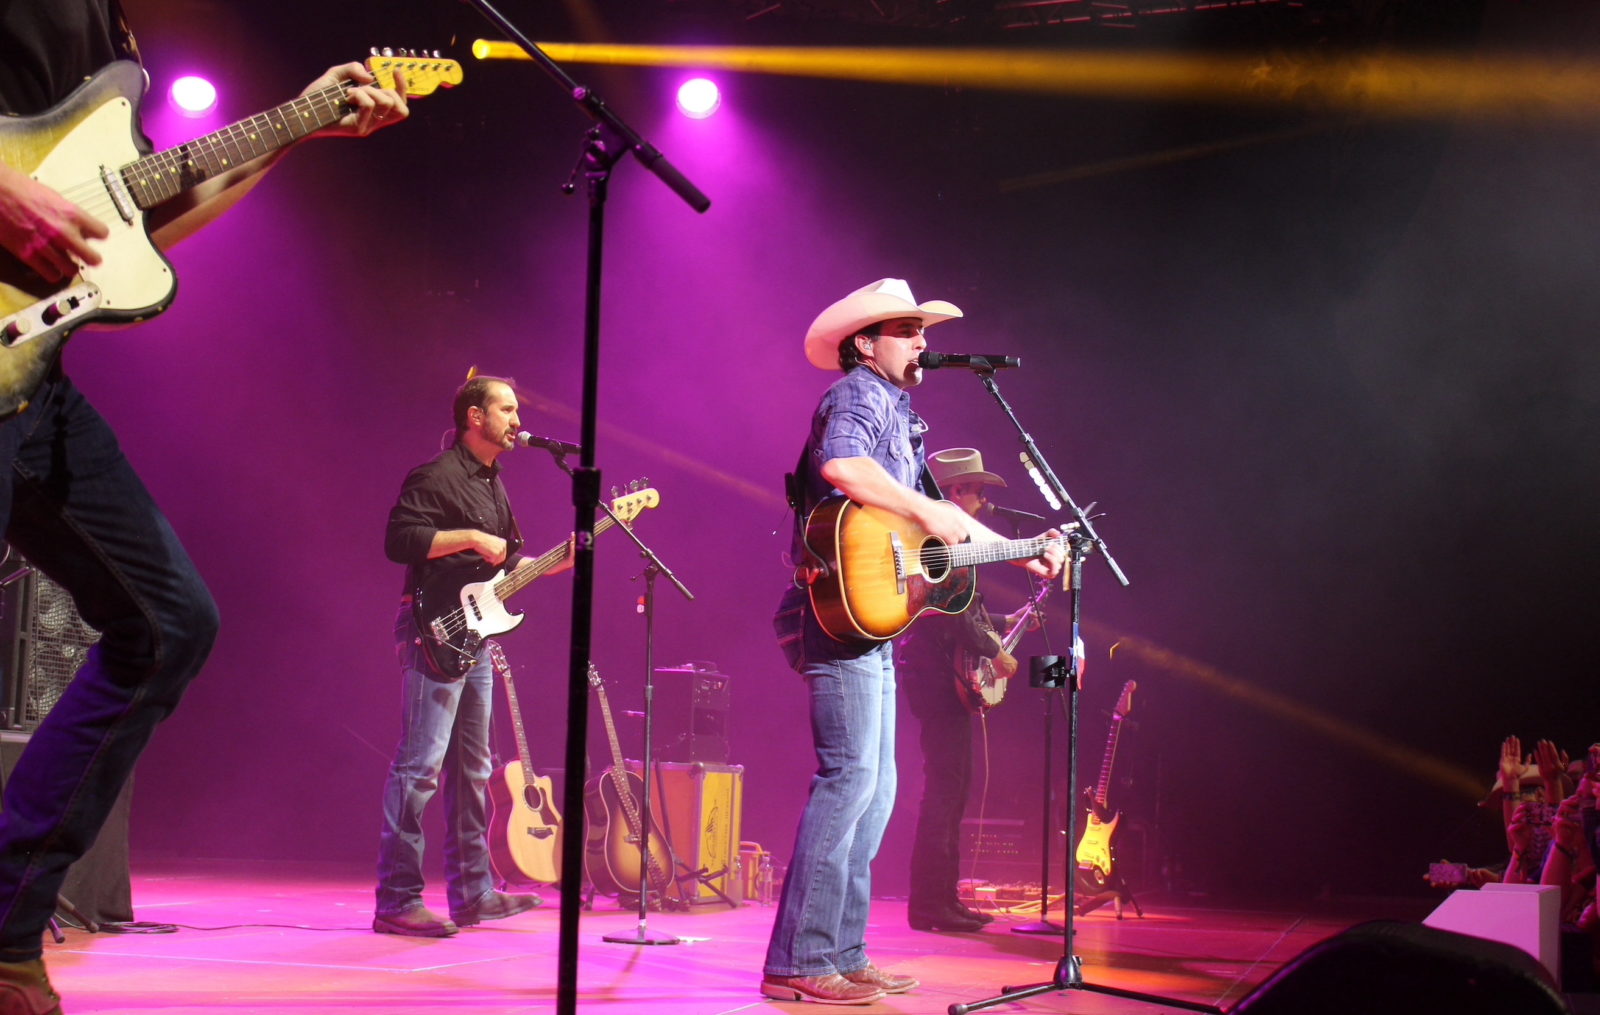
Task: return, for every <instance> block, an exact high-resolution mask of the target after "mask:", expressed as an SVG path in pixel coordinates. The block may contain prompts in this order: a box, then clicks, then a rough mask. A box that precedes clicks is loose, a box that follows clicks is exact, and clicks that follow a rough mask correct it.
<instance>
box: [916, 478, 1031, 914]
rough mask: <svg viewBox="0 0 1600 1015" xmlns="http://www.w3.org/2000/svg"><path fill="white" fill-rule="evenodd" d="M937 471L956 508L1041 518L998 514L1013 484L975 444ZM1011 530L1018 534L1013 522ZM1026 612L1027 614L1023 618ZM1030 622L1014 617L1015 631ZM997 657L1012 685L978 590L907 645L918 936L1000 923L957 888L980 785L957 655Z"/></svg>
mask: <svg viewBox="0 0 1600 1015" xmlns="http://www.w3.org/2000/svg"><path fill="white" fill-rule="evenodd" d="M928 471H930V472H932V473H933V478H934V480H935V481H936V482H937V483H938V484H939V488H940V489H941V490H942V491H944V494H945V496H946V497H948V498H949V499H950V500H951V502H952V503H954V504H956V505H957V506H958V507H960V508H961V509H962V510H963V511H965V512H966V513H967V514H969V515H971V516H972V517H974V518H980V517H985V516H987V517H992V518H998V519H1010V520H1011V521H1012V522H1014V521H1016V520H1020V519H1021V518H1024V517H1036V516H1032V515H1028V514H1027V513H1026V512H1014V513H1008V512H1007V511H1006V510H1005V509H998V510H997V509H995V508H994V506H993V505H991V504H990V503H989V500H988V498H987V497H985V496H984V492H983V491H984V488H985V487H986V486H1005V485H1006V481H1005V480H1004V479H1002V478H1000V477H999V476H998V475H996V474H994V473H992V472H987V471H985V470H984V467H983V456H982V455H981V454H980V453H979V452H978V451H976V450H974V449H972V448H950V449H948V450H945V451H938V452H935V453H933V454H931V455H929V456H928ZM1004 528H1009V529H1015V525H1014V524H1011V523H1008V524H1007V525H1006V526H1004ZM1024 612H1026V611H1025V609H1024V610H1019V611H1018V614H1022V613H1024ZM1022 619H1023V618H1022V617H1021V616H1017V615H1013V616H1009V617H1006V618H1005V621H1006V628H1007V629H1008V630H1009V629H1010V628H1011V627H1012V626H1013V625H1014V624H1016V623H1018V622H1019V621H1021V620H1022ZM963 657H967V658H971V657H976V658H982V659H987V660H989V665H990V666H992V667H993V668H994V675H995V677H996V679H998V680H1001V681H1004V680H1009V679H1010V677H1011V675H1012V674H1013V673H1015V672H1016V671H1017V660H1016V658H1015V657H1013V656H1012V655H1011V653H1010V652H1007V651H1006V650H1005V649H1004V648H1002V647H1001V641H1000V636H999V635H998V634H996V633H995V629H994V624H993V622H992V621H991V620H990V617H989V611H988V610H987V609H985V608H984V602H983V596H982V593H979V594H978V595H977V596H976V598H975V599H974V601H973V604H972V606H971V607H969V608H968V609H967V610H966V612H964V613H959V614H956V615H954V616H948V615H945V614H942V613H929V614H927V615H925V616H924V617H923V618H922V620H921V621H920V622H919V623H917V624H914V625H913V626H912V628H911V630H910V631H909V632H908V633H907V634H906V635H905V637H904V638H902V639H901V641H900V652H899V657H898V665H897V670H896V671H897V672H904V673H905V678H904V679H903V680H902V681H901V686H903V687H904V688H905V692H906V702H907V703H908V704H909V705H910V706H911V714H912V715H914V716H916V717H917V723H918V726H919V728H920V742H921V745H922V774H923V786H922V803H921V805H920V807H919V809H918V811H917V831H916V839H915V842H914V846H913V848H912V853H911V894H910V897H909V899H908V902H907V906H906V920H907V921H908V922H909V923H910V924H911V926H912V928H913V929H915V930H942V931H975V930H979V929H981V928H982V927H983V926H984V924H986V923H989V922H991V921H992V920H993V917H991V916H989V915H988V914H987V913H982V912H979V911H977V910H974V909H969V908H967V907H966V906H964V905H963V904H962V903H961V901H960V899H959V897H958V896H957V892H956V883H957V881H958V880H959V878H960V866H961V816H962V814H963V813H964V812H965V810H966V805H967V791H968V789H969V787H970V786H971V783H972V715H973V710H972V709H971V708H970V707H969V706H968V704H967V700H966V699H965V698H964V697H963V696H962V694H961V693H960V692H959V691H958V689H957V677H958V674H957V673H956V669H957V666H958V659H960V658H963Z"/></svg>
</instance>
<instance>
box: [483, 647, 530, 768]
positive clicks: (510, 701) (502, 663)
mask: <svg viewBox="0 0 1600 1015" xmlns="http://www.w3.org/2000/svg"><path fill="white" fill-rule="evenodd" d="M490 645H491V646H492V647H491V648H490V649H489V655H490V656H491V657H492V658H493V659H494V665H495V668H496V669H497V670H499V671H500V677H501V679H502V680H504V681H505V685H506V704H507V705H508V706H510V708H511V728H512V729H514V730H516V733H517V761H518V762H519V763H520V764H521V765H522V780H523V782H526V783H532V782H533V765H532V763H531V762H529V761H528V735H527V733H525V732H524V731H523V729H522V708H521V707H520V706H519V705H518V704H517V685H516V682H515V681H514V680H512V679H511V664H510V663H508V662H506V657H505V653H504V652H502V651H501V650H500V644H499V643H498V642H490Z"/></svg>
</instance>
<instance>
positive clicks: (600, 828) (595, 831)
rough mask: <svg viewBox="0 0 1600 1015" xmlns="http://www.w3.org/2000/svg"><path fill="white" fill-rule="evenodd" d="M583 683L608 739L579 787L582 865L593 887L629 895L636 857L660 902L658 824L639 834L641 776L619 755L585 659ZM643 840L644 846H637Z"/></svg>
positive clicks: (664, 872) (663, 851)
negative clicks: (604, 755)
mask: <svg viewBox="0 0 1600 1015" xmlns="http://www.w3.org/2000/svg"><path fill="white" fill-rule="evenodd" d="M589 686H591V687H593V688H594V690H595V694H596V696H597V697H598V698H599V700H600V715H601V718H602V719H604V721H605V726H606V737H607V738H608V739H609V740H610V741H611V767H610V768H608V769H606V770H605V771H604V772H601V773H600V774H599V775H597V776H595V777H594V778H593V779H590V780H589V784H588V785H587V786H585V787H584V790H583V812H584V814H585V815H586V816H587V817H588V819H589V830H588V835H587V841H586V842H585V843H584V853H583V865H584V869H585V870H586V871H588V873H589V881H590V882H591V883H592V884H593V885H594V887H595V890H596V891H598V892H600V893H602V894H604V895H623V894H628V895H634V896H637V895H638V893H639V887H640V885H641V883H642V878H641V876H640V875H641V873H642V872H641V871H640V867H639V864H640V857H641V855H642V856H643V858H644V865H645V867H646V869H648V871H649V877H650V890H651V891H652V892H653V893H654V894H655V897H656V898H657V899H659V900H660V902H661V904H662V905H666V904H667V903H668V902H669V901H671V900H669V899H668V898H667V895H666V890H667V887H668V886H669V885H670V884H672V875H671V873H670V871H671V866H672V864H671V860H670V859H669V858H670V856H671V852H670V851H669V850H668V849H667V841H666V839H665V838H664V837H663V836H662V835H661V832H660V830H658V829H657V828H655V827H654V824H655V823H654V822H653V821H652V822H651V828H650V834H649V837H648V839H646V838H645V836H644V834H643V829H642V826H643V824H644V817H643V815H642V814H641V813H640V811H639V801H640V800H642V799H643V798H644V780H643V779H641V778H640V777H639V776H638V775H636V774H634V773H633V772H630V771H628V769H627V766H626V765H625V764H624V762H623V759H622V745H621V744H620V743H619V742H618V740H617V727H616V724H615V723H614V722H613V721H612V719H611V703H610V702H609V701H607V700H606V685H605V684H604V682H602V681H601V679H600V673H599V671H598V670H596V669H595V668H594V664H593V663H590V664H589ZM641 842H645V843H646V844H647V845H646V848H644V849H642V850H641V849H640V845H639V844H640V843H641Z"/></svg>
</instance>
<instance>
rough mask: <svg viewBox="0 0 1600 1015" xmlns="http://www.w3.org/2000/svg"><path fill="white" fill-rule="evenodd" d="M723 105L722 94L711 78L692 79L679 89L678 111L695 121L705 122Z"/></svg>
mask: <svg viewBox="0 0 1600 1015" xmlns="http://www.w3.org/2000/svg"><path fill="white" fill-rule="evenodd" d="M720 105H722V93H721V92H719V91H718V90H717V85H716V82H714V81H712V80H711V79H709V78H691V79H689V80H688V81H685V82H684V83H683V84H682V85H680V86H679V88H678V111H679V112H681V113H682V114H683V115H684V116H687V117H690V118H691V119H695V120H704V119H705V118H706V117H708V116H710V115H711V114H712V113H715V112H716V111H717V107H718V106H720Z"/></svg>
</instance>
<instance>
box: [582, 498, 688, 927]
mask: <svg viewBox="0 0 1600 1015" xmlns="http://www.w3.org/2000/svg"><path fill="white" fill-rule="evenodd" d="M601 509H602V510H604V511H605V512H606V514H611V509H610V508H609V507H607V506H605V505H604V504H602V505H601ZM611 517H612V520H613V521H615V520H616V516H615V515H612V516H611ZM622 529H623V531H624V532H626V533H627V534H628V538H629V539H632V540H633V542H634V545H636V546H638V547H639V556H641V557H643V558H644V559H645V561H646V563H645V566H644V570H643V571H641V572H640V573H639V574H638V575H635V576H634V578H633V580H634V581H638V580H639V578H640V577H641V576H642V577H643V578H644V603H643V608H644V750H643V752H642V757H641V759H640V762H639V764H640V766H641V767H642V768H643V772H642V773H641V775H642V777H643V780H644V790H643V795H644V800H643V801H642V802H641V804H640V805H639V925H638V927H636V928H635V929H634V932H633V934H632V935H630V936H626V937H625V936H623V935H620V934H607V935H606V936H605V937H602V938H601V939H600V940H602V941H606V942H608V943H610V944H621V945H675V944H678V943H679V942H680V941H681V939H680V938H678V937H675V936H673V935H672V934H667V933H663V932H659V931H652V930H650V929H648V928H647V927H646V920H647V919H648V917H647V913H648V912H649V909H650V859H649V856H648V855H647V854H648V850H649V849H650V832H651V830H652V829H653V827H654V826H653V824H652V823H651V820H650V779H651V776H652V771H651V769H652V762H653V758H654V755H653V753H652V751H651V730H650V727H651V724H652V722H653V721H654V720H653V716H654V714H655V681H654V676H655V671H656V669H655V667H656V648H655V644H656V600H655V594H656V578H657V577H658V576H660V575H666V577H667V580H668V581H670V582H671V583H672V584H673V585H675V586H677V589H678V591H679V592H681V593H683V597H684V598H685V599H687V600H689V601H690V602H694V593H693V592H690V591H689V589H688V588H687V587H686V586H685V585H684V584H683V582H681V581H679V580H678V576H677V575H675V574H673V573H672V571H671V570H670V569H669V568H668V567H667V565H665V564H663V563H662V562H661V558H660V557H657V556H656V555H655V552H654V551H653V550H651V549H650V547H648V546H646V545H645V544H644V541H643V540H641V539H640V538H639V535H638V533H636V532H634V531H633V529H632V528H630V527H628V526H623V527H622ZM667 852H668V853H669V854H671V853H672V846H671V844H670V843H668V845H667ZM676 867H677V860H676V857H673V858H671V859H670V860H669V861H668V869H669V871H670V870H673V869H676ZM661 901H662V903H663V904H665V902H666V899H665V898H664V897H663V899H662V900H661Z"/></svg>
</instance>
